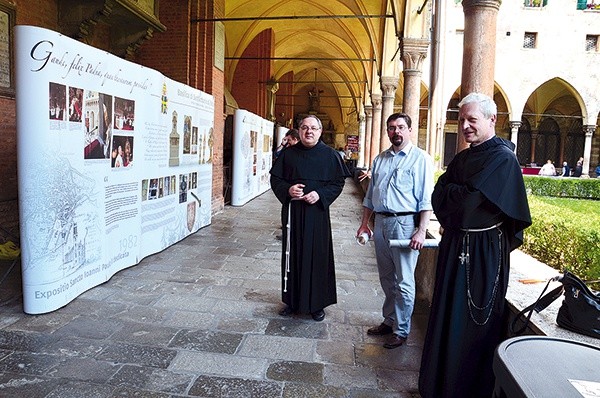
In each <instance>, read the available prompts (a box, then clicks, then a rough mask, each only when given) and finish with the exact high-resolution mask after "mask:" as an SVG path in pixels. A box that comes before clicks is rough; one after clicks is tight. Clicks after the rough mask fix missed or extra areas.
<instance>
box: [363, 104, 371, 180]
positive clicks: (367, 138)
mask: <svg viewBox="0 0 600 398" xmlns="http://www.w3.org/2000/svg"><path fill="white" fill-rule="evenodd" d="M372 139H373V106H372V105H367V106H365V147H364V151H365V163H364V166H365V167H366V168H367V169H370V168H371V161H373V159H371V141H372Z"/></svg>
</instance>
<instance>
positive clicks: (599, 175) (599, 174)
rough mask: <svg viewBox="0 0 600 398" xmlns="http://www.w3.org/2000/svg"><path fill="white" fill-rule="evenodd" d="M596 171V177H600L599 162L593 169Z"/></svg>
mask: <svg viewBox="0 0 600 398" xmlns="http://www.w3.org/2000/svg"><path fill="white" fill-rule="evenodd" d="M594 171H595V172H596V178H600V163H598V166H596V170H594Z"/></svg>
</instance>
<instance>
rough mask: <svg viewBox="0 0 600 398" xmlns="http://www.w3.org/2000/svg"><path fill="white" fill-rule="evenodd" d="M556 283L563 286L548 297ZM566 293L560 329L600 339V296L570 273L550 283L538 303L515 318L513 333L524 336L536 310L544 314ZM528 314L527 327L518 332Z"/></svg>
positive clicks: (561, 311) (559, 316) (560, 309)
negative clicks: (519, 322) (549, 288)
mask: <svg viewBox="0 0 600 398" xmlns="http://www.w3.org/2000/svg"><path fill="white" fill-rule="evenodd" d="M553 281H558V282H561V286H559V287H557V288H555V289H554V290H552V291H551V292H549V293H548V294H546V295H544V293H545V292H546V290H547V289H548V286H549V285H550V282H553ZM596 282H599V281H588V283H596ZM563 292H564V296H565V298H564V300H563V302H562V305H561V306H560V308H559V309H558V315H557V316H556V323H557V324H558V326H560V327H562V328H565V329H568V330H571V331H573V332H576V333H580V334H584V335H586V336H591V337H595V338H600V293H598V292H595V291H593V290H591V289H590V288H589V287H588V286H587V285H586V284H585V282H584V281H582V280H581V279H579V278H578V277H577V276H576V275H574V274H572V273H570V272H568V271H567V272H565V273H564V275H562V276H560V275H559V276H557V277H554V278H552V279H550V280H549V281H548V283H547V284H546V287H545V288H544V290H543V291H542V293H541V294H540V296H539V297H538V299H537V300H536V302H535V303H533V304H532V305H530V306H529V307H527V308H525V309H523V310H522V311H521V312H519V313H518V314H517V316H516V317H515V319H513V321H512V322H511V323H510V331H511V332H512V333H513V334H515V335H519V334H521V333H523V332H524V331H525V329H526V328H527V325H528V324H529V320H530V319H531V314H532V313H533V311H535V312H538V313H539V312H541V311H542V310H543V309H544V308H546V307H548V306H549V305H550V304H552V302H554V300H556V299H557V298H559V297H560V296H561V295H562V294H563ZM526 313H528V315H527V317H526V319H525V321H524V323H523V325H522V326H521V327H520V328H518V329H516V324H517V322H518V320H519V319H521V317H522V316H523V315H524V314H526Z"/></svg>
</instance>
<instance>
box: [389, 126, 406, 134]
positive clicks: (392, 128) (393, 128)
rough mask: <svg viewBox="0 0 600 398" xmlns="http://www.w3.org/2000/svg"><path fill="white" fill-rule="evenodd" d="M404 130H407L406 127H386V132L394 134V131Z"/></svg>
mask: <svg viewBox="0 0 600 398" xmlns="http://www.w3.org/2000/svg"><path fill="white" fill-rule="evenodd" d="M404 130H408V126H406V125H404V124H401V125H399V126H388V128H387V131H389V132H390V133H391V132H394V131H404Z"/></svg>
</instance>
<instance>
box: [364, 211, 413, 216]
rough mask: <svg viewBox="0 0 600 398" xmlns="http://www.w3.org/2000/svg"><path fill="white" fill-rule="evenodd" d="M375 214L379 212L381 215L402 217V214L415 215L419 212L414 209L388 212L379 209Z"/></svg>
mask: <svg viewBox="0 0 600 398" xmlns="http://www.w3.org/2000/svg"><path fill="white" fill-rule="evenodd" d="M375 214H379V215H380V216H384V217H400V216H414V215H415V214H418V213H416V212H414V211H403V212H400V213H388V212H386V211H377V212H375Z"/></svg>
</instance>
